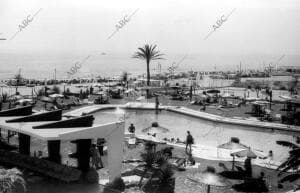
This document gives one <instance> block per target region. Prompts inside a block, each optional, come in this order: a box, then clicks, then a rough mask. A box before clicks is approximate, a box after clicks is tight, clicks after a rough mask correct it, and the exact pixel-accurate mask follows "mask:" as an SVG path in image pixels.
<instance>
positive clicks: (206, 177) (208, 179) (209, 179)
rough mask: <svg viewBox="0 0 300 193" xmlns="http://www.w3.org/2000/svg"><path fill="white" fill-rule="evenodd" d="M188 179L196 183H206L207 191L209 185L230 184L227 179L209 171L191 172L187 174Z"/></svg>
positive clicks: (222, 185) (220, 185)
mask: <svg viewBox="0 0 300 193" xmlns="http://www.w3.org/2000/svg"><path fill="white" fill-rule="evenodd" d="M188 179H189V180H191V181H193V182H196V183H202V184H206V185H207V193H209V192H210V186H217V187H226V186H230V182H229V181H228V180H226V179H225V178H223V177H222V176H220V175H218V174H216V173H214V172H210V171H205V172H200V173H195V174H192V175H190V176H188Z"/></svg>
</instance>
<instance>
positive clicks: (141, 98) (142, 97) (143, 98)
mask: <svg viewBox="0 0 300 193" xmlns="http://www.w3.org/2000/svg"><path fill="white" fill-rule="evenodd" d="M136 100H137V101H142V100H146V97H145V96H140V97H139V98H137V99H136Z"/></svg>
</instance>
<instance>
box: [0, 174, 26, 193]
mask: <svg viewBox="0 0 300 193" xmlns="http://www.w3.org/2000/svg"><path fill="white" fill-rule="evenodd" d="M25 184H26V183H25V180H24V179H23V177H22V173H21V172H20V171H19V170H18V169H16V168H13V169H8V170H6V169H0V192H3V193H13V192H16V190H19V188H20V186H21V187H22V192H26V186H25ZM18 192H20V191H18Z"/></svg>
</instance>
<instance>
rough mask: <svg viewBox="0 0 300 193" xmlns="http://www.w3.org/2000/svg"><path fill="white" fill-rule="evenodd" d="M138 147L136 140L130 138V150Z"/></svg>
mask: <svg viewBox="0 0 300 193" xmlns="http://www.w3.org/2000/svg"><path fill="white" fill-rule="evenodd" d="M135 147H136V138H129V139H128V148H135Z"/></svg>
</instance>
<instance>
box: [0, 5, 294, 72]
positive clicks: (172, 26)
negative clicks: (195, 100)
mask: <svg viewBox="0 0 300 193" xmlns="http://www.w3.org/2000/svg"><path fill="white" fill-rule="evenodd" d="M39 10H40V11H39ZM38 11H39V12H38ZM135 11H136V12H135ZM232 11H233V13H232V14H231V15H230V16H229V17H228V18H227V20H226V21H225V22H223V23H222V24H221V26H220V27H219V28H217V29H216V30H215V31H213V29H214V28H213V25H216V22H217V21H218V20H220V19H221V18H222V16H223V18H224V16H225V17H226V16H227V15H228V14H229V13H230V12H232ZM37 12H38V14H37V15H35V17H34V18H33V20H32V21H31V22H29V23H28V25H27V26H25V27H24V28H23V29H22V31H20V32H18V31H19V25H21V24H22V21H23V20H24V19H26V18H28V16H29V18H32V16H33V15H34V14H35V13H37ZM133 12H135V14H134V15H133V16H132V17H131V18H130V20H129V22H127V23H126V24H125V25H124V26H123V27H122V28H121V29H119V30H118V31H117V32H116V33H115V34H114V35H113V36H112V37H111V38H110V39H108V37H109V36H110V35H111V34H112V33H113V32H114V31H116V25H117V24H118V22H119V21H120V20H121V19H122V18H124V17H125V16H126V15H127V17H128V16H129V15H131V14H132V13H133ZM16 32H18V33H17V35H16V36H15V37H14V38H13V39H10V38H11V37H12V36H13V35H14V34H15V33H16ZM210 32H212V33H211V34H210V36H209V37H208V38H207V39H205V37H206V36H207V34H209V33H210ZM0 38H7V40H6V41H0V54H1V53H11V54H17V53H30V54H52V53H53V54H65V53H69V54H76V53H79V54H82V55H86V54H91V53H92V54H100V55H101V53H102V52H104V53H114V54H117V53H120V54H132V53H134V52H135V51H136V50H137V48H138V47H141V46H143V45H144V44H156V45H157V47H158V49H159V50H160V51H161V52H162V53H164V54H166V57H167V56H168V55H172V54H173V55H174V54H178V55H181V56H182V55H193V54H205V55H208V56H209V55H211V56H212V57H215V56H216V55H223V56H224V55H230V54H239V55H255V54H269V55H273V56H274V57H273V59H274V60H275V58H277V57H278V58H280V56H282V55H286V56H293V55H294V56H295V55H297V56H298V55H299V53H300V44H299V42H300V1H299V0H272V1H270V0H222V1H220V0H205V1H203V0H188V1H187V0H164V1H162V0H151V1H149V0H130V1H124V0H123V1H122V0H110V1H99V0H51V1H50V0H48V1H45V0H26V1H17V0H1V1H0ZM177 59H178V58H177ZM179 59H180V58H179ZM0 60H1V59H0ZM0 62H1V61H0ZM298 64H299V63H298ZM0 65H1V64H0ZM0 67H1V66H0Z"/></svg>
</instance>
